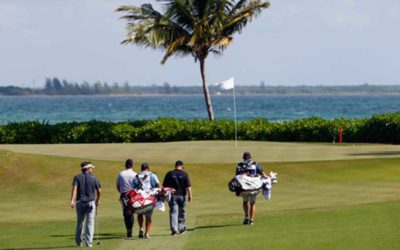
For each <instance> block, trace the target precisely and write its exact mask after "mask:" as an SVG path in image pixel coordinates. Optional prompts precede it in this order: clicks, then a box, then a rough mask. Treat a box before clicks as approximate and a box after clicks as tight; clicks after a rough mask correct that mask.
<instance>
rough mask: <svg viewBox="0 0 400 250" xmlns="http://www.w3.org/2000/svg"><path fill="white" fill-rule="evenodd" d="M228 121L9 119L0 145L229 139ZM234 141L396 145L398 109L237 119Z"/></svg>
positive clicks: (399, 138)
mask: <svg viewBox="0 0 400 250" xmlns="http://www.w3.org/2000/svg"><path fill="white" fill-rule="evenodd" d="M234 127H235V126H234V121H232V120H217V121H212V122H210V121H208V120H181V119H172V118H159V119H155V120H137V121H125V122H109V121H96V120H92V121H85V122H62V123H56V124H50V123H49V122H46V121H24V122H10V123H7V124H3V125H0V143H3V144H38V143H117V142H126V143H130V142H170V141H196V140H233V139H234ZM237 128H238V131H237V133H238V139H239V140H254V141H287V142H337V141H339V135H338V131H339V129H340V128H342V129H343V142H368V143H390V144H399V143H400V113H392V114H381V115H374V116H373V117H371V118H366V119H345V118H341V119H333V120H325V119H322V118H319V117H310V118H305V119H299V120H293V121H281V122H269V121H267V120H265V119H253V120H248V121H239V122H238V123H237Z"/></svg>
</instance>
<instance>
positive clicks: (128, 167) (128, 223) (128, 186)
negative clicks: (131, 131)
mask: <svg viewBox="0 0 400 250" xmlns="http://www.w3.org/2000/svg"><path fill="white" fill-rule="evenodd" d="M132 168H133V161H132V160H131V159H127V160H126V161H125V170H123V171H121V172H120V173H119V174H118V176H117V190H118V192H119V193H120V202H121V205H122V215H123V216H124V223H125V228H126V239H131V238H132V229H133V224H134V218H133V214H132V213H130V212H129V210H128V207H126V206H125V205H126V204H125V203H124V202H123V199H124V195H125V193H127V192H129V191H131V190H132V189H133V187H132V182H133V180H134V179H135V178H136V175H137V174H136V172H135V171H133V169H132Z"/></svg>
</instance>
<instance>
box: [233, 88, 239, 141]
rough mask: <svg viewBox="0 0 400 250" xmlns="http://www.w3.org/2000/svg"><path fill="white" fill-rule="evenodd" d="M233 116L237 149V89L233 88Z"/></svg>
mask: <svg viewBox="0 0 400 250" xmlns="http://www.w3.org/2000/svg"><path fill="white" fill-rule="evenodd" d="M233 114H234V119H235V148H237V144H238V143H237V124H236V94H235V87H233Z"/></svg>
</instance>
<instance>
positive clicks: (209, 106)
mask: <svg viewBox="0 0 400 250" xmlns="http://www.w3.org/2000/svg"><path fill="white" fill-rule="evenodd" d="M199 61H200V72H201V80H202V81H203V93H204V99H205V101H206V108H207V112H208V119H209V120H210V121H214V119H215V118H214V111H213V107H212V104H211V98H210V93H209V91H208V85H207V81H206V73H205V59H200V60H199Z"/></svg>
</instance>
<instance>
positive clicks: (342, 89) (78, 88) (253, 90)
mask: <svg viewBox="0 0 400 250" xmlns="http://www.w3.org/2000/svg"><path fill="white" fill-rule="evenodd" d="M235 88H236V90H235V92H236V94H238V95H251V94H265V95H282V94H283V95H285V94H293V95H296V94H297V95H298V94H300V95H302V94H304V95H309V94H322V95H323V94H327V95H329V94H330V95H335V94H337V95H341V94H354V95H359V94H361V95H362V94H397V95H399V94H400V85H370V84H367V83H364V84H361V85H334V86H322V85H320V86H310V85H302V86H272V85H266V84H265V82H264V81H261V82H260V83H259V84H255V85H236V86H235ZM202 93H203V89H202V87H201V86H195V85H191V86H175V85H172V84H170V83H168V82H164V83H163V84H152V85H130V84H129V83H128V82H124V83H122V84H121V83H118V82H114V83H112V84H109V83H108V82H100V81H97V82H94V83H89V82H87V81H84V82H82V83H78V82H75V81H68V80H60V79H58V78H57V77H54V78H47V79H46V80H45V84H44V85H43V87H41V88H26V87H17V86H5V87H1V86H0V95H24V96H25V95H146V94H154V95H192V94H194V95H198V94H202ZM210 93H211V94H212V95H218V94H232V90H222V89H221V88H220V87H219V86H215V85H213V86H210Z"/></svg>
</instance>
